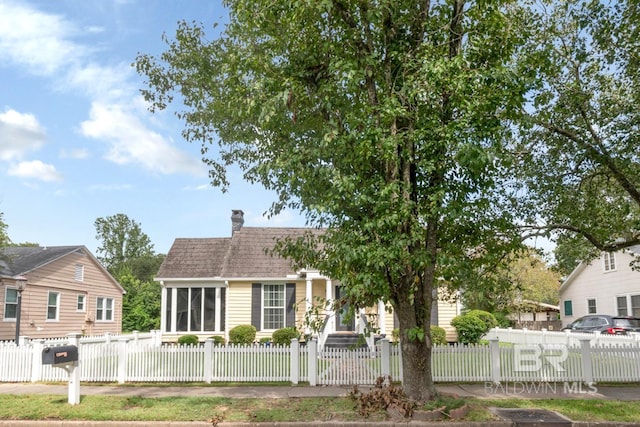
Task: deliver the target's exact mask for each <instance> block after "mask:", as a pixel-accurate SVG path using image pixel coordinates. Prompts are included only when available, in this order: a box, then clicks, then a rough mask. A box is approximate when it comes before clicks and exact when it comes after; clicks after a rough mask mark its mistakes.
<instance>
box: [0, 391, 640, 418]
mask: <svg viewBox="0 0 640 427" xmlns="http://www.w3.org/2000/svg"><path fill="white" fill-rule="evenodd" d="M461 404H467V405H469V407H470V408H471V411H470V412H469V413H468V414H467V416H466V418H465V419H466V420H468V421H489V420H491V419H494V418H493V415H492V413H491V412H490V411H489V409H488V408H490V407H502V408H516V407H519V408H541V409H550V410H554V411H557V412H559V413H561V414H564V415H565V416H567V417H569V418H570V419H572V420H574V421H592V422H596V421H616V422H639V421H640V402H635V401H634V402H620V401H609V400H592V399H549V400H539V399H536V400H526V399H499V400H487V399H460V398H457V399H455V398H449V397H443V398H442V400H440V401H438V402H434V403H433V404H431V405H429V407H427V408H424V409H431V408H435V407H441V406H446V407H449V408H453V407H459V406H460V405H461ZM386 418H387V417H386V414H385V413H382V412H380V411H378V412H375V411H374V412H372V413H370V415H369V417H368V418H363V417H362V416H361V415H360V414H359V413H358V410H357V408H356V405H355V403H354V401H353V400H351V399H350V398H335V397H327V398H324V397H314V398H292V399H232V398H225V397H162V398H142V397H121V396H90V395H88V396H82V399H81V402H80V404H79V405H69V404H68V403H67V396H60V395H0V419H3V420H43V419H49V420H51V419H56V420H90V421H105V420H112V421H207V422H212V423H213V424H217V423H218V422H224V421H228V422H231V421H236V422H279V421H282V422H285V421H359V420H368V421H382V420H385V419H386Z"/></svg>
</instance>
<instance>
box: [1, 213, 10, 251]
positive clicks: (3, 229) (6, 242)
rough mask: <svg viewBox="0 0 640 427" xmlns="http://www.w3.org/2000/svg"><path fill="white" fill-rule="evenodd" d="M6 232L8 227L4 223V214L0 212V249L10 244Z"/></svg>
mask: <svg viewBox="0 0 640 427" xmlns="http://www.w3.org/2000/svg"><path fill="white" fill-rule="evenodd" d="M8 230H9V226H8V225H7V223H5V222H4V212H0V248H4V247H7V246H9V245H10V244H11V239H9V234H8Z"/></svg>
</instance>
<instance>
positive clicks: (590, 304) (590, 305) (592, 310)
mask: <svg viewBox="0 0 640 427" xmlns="http://www.w3.org/2000/svg"><path fill="white" fill-rule="evenodd" d="M596 312H597V310H596V299H595V298H589V299H588V300H587V313H588V314H596Z"/></svg>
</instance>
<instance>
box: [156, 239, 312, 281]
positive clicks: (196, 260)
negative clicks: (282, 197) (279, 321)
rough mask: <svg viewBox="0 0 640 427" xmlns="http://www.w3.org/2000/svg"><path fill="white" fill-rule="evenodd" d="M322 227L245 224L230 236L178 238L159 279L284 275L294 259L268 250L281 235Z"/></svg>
mask: <svg viewBox="0 0 640 427" xmlns="http://www.w3.org/2000/svg"><path fill="white" fill-rule="evenodd" d="M308 232H311V233H314V234H318V233H322V232H323V230H321V229H311V228H278V227H273V228H272V227H243V228H241V229H240V230H237V231H235V232H234V233H233V236H232V237H231V238H199V239H183V238H179V239H176V240H175V241H174V243H173V245H172V246H171V249H170V250H169V253H168V254H167V257H166V258H165V261H164V262H163V263H162V265H161V266H160V269H159V271H158V275H157V280H163V279H190V278H193V279H199V278H214V277H216V278H221V279H233V278H265V277H269V278H285V277H286V276H287V275H289V274H292V273H295V272H294V271H293V267H292V264H291V261H290V260H288V259H285V258H282V257H280V256H277V255H272V254H270V253H269V250H270V249H273V247H274V245H275V243H276V241H277V240H278V239H281V238H285V237H290V238H293V239H295V238H298V237H302V236H303V235H304V234H305V233H308Z"/></svg>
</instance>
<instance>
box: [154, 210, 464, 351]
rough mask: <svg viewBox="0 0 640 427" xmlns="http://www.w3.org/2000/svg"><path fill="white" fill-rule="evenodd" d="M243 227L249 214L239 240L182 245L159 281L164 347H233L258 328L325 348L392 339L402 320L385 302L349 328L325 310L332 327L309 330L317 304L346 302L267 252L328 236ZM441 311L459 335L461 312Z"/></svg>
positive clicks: (319, 279) (333, 284)
mask: <svg viewBox="0 0 640 427" xmlns="http://www.w3.org/2000/svg"><path fill="white" fill-rule="evenodd" d="M243 224H244V213H243V212H242V211H241V210H234V211H232V216H231V229H232V234H231V237H227V238H178V239H175V241H174V243H173V245H172V247H171V249H170V250H169V253H168V254H167V257H166V258H165V260H164V262H163V263H162V265H161V266H160V269H159V271H158V274H157V277H156V280H157V281H158V282H160V284H161V288H162V308H161V313H162V316H161V326H160V328H161V331H162V337H163V340H164V341H175V340H177V339H178V338H179V337H180V336H181V335H185V334H194V335H197V336H198V337H199V338H200V340H204V339H206V338H208V337H211V336H213V335H220V336H224V337H225V338H227V339H228V334H229V330H230V329H232V328H233V327H235V326H237V325H245V324H251V325H254V326H255V327H256V329H257V331H258V333H257V337H256V339H258V340H259V339H260V338H265V337H271V335H272V334H273V332H274V331H275V330H277V329H280V328H283V327H289V326H293V327H296V328H298V329H299V330H300V331H301V332H302V333H309V334H314V335H317V336H318V337H319V341H320V343H321V345H322V344H323V343H324V342H327V341H325V340H330V339H331V336H334V335H336V334H341V335H349V334H350V335H357V334H358V333H361V332H363V331H365V330H366V327H367V325H368V326H369V327H373V328H375V329H376V330H377V332H378V333H379V334H384V335H386V336H387V337H388V338H391V334H392V331H393V329H394V327H395V322H394V315H393V313H392V312H390V310H387V309H385V306H384V304H383V303H382V302H380V303H379V304H377V305H376V306H374V307H366V308H359V309H358V310H357V312H358V313H359V315H358V316H356V318H355V319H350V320H348V321H347V320H345V318H344V316H343V315H342V313H340V312H333V311H331V310H329V309H328V308H327V309H325V307H324V306H323V307H321V308H320V310H319V313H318V314H319V319H320V322H319V323H324V325H323V328H322V330H313V329H311V328H308V327H305V313H311V312H314V311H313V307H314V304H315V303H317V302H318V301H320V300H322V301H335V300H336V299H339V298H340V291H341V289H340V286H339V283H338V282H337V281H336V280H333V279H332V278H330V277H326V276H324V275H322V274H320V273H319V272H318V271H317V270H314V269H312V268H308V269H304V270H298V271H295V270H294V269H293V268H292V266H291V263H290V262H289V260H287V259H284V258H281V257H278V256H272V255H270V254H268V253H267V250H268V249H271V248H273V246H274V244H275V242H276V239H279V238H285V237H290V238H294V239H295V238H296V237H300V236H302V235H304V234H305V233H306V232H309V231H311V232H314V233H320V232H322V231H321V230H313V229H309V228H278V227H275V228H273V227H243ZM452 307H453V309H452ZM441 311H442V313H443V314H442V316H443V318H444V321H445V322H446V325H447V326H448V329H449V330H452V328H451V326H450V324H449V323H450V321H451V318H453V316H455V314H453V313H455V312H456V305H455V304H453V305H452V304H444V307H443V310H440V309H439V310H438V312H439V313H440V312H441ZM434 317H435V319H436V320H437V317H436V316H434ZM447 319H448V320H447ZM441 320H443V319H441Z"/></svg>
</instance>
